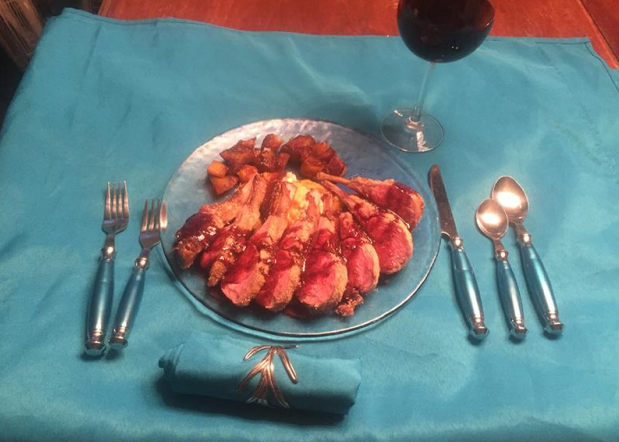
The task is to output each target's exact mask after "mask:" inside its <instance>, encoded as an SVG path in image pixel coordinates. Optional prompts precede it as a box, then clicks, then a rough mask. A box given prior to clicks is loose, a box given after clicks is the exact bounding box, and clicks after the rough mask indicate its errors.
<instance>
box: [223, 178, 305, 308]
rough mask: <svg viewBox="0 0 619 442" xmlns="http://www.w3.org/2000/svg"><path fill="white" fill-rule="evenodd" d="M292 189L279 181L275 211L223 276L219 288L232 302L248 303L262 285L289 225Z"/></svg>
mask: <svg viewBox="0 0 619 442" xmlns="http://www.w3.org/2000/svg"><path fill="white" fill-rule="evenodd" d="M295 190H296V188H295V187H294V186H293V185H292V184H290V183H282V182H280V187H279V191H278V192H277V194H278V197H277V201H276V202H275V204H274V208H275V210H274V211H273V213H272V214H271V215H269V217H268V218H267V219H266V221H265V222H264V224H262V226H261V227H260V228H259V229H258V230H256V232H255V233H254V234H253V235H252V237H251V238H250V239H249V241H248V243H247V248H246V249H245V251H244V252H243V253H242V254H241V256H240V257H239V259H238V261H237V262H236V265H235V266H234V267H233V268H232V269H231V270H230V271H229V272H228V274H227V275H226V277H225V278H224V279H223V281H222V283H221V290H222V292H223V294H224V295H225V296H226V297H227V298H228V299H230V301H232V303H233V304H235V305H238V306H246V305H248V304H249V303H250V302H251V301H252V300H253V299H254V298H255V297H256V295H258V292H259V291H260V289H261V288H262V286H263V285H264V283H265V281H266V277H267V275H268V274H269V271H270V269H271V266H272V264H273V259H274V258H275V246H276V245H277V243H278V242H279V240H280V238H281V237H282V235H283V234H284V231H285V229H286V227H288V210H289V209H290V203H291V201H292V198H293V197H294V192H295Z"/></svg>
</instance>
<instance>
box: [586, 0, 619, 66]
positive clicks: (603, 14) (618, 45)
mask: <svg viewBox="0 0 619 442" xmlns="http://www.w3.org/2000/svg"><path fill="white" fill-rule="evenodd" d="M582 3H583V5H584V7H585V9H586V10H587V12H588V14H589V16H590V17H591V19H592V20H593V23H594V24H595V26H596V27H597V28H598V29H599V31H600V33H601V34H602V36H603V37H604V39H605V40H606V42H607V43H608V46H609V47H610V48H611V50H612V51H613V53H614V56H615V60H618V59H619V0H582Z"/></svg>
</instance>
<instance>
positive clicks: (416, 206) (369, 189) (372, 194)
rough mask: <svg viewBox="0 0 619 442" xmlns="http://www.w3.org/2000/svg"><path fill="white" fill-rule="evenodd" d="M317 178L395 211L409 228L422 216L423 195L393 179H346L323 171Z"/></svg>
mask: <svg viewBox="0 0 619 442" xmlns="http://www.w3.org/2000/svg"><path fill="white" fill-rule="evenodd" d="M318 179H320V180H326V181H331V182H333V183H340V184H344V185H345V186H347V187H348V188H350V189H352V190H354V191H355V192H358V193H359V194H361V195H362V196H363V197H365V198H367V199H368V200H370V201H372V202H373V203H374V204H376V205H377V206H379V207H381V208H383V209H389V210H391V211H393V212H395V213H397V214H398V215H400V217H401V218H402V219H403V220H404V221H405V222H406V223H407V224H408V225H409V227H410V229H411V230H412V229H414V228H415V227H416V226H417V224H418V223H419V220H420V219H421V217H422V216H423V212H424V209H425V202H424V200H423V197H422V196H421V195H419V193H417V192H416V191H415V190H414V189H411V188H410V187H408V186H406V185H404V184H402V183H400V182H398V181H395V180H393V179H388V180H385V181H378V180H372V179H369V178H363V177H356V178H352V179H346V178H342V177H339V176H333V175H327V174H325V173H320V174H318Z"/></svg>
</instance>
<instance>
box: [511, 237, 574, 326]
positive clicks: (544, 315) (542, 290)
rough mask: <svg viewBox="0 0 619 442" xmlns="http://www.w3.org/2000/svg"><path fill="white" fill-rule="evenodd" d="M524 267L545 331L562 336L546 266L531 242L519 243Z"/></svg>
mask: <svg viewBox="0 0 619 442" xmlns="http://www.w3.org/2000/svg"><path fill="white" fill-rule="evenodd" d="M519 245H520V256H521V257H522V267H523V268H524V276H525V280H526V281H527V286H528V288H529V292H530V294H531V296H532V297H533V302H534V304H535V306H536V308H537V309H538V313H539V316H540V318H541V320H542V321H543V323H544V330H545V331H546V332H547V333H549V334H551V335H560V334H561V333H562V332H563V324H562V323H561V321H559V310H558V309H557V303H556V301H555V296H554V293H553V291H552V286H551V285H550V278H548V274H547V273H546V269H545V268H544V264H542V260H541V259H540V257H539V255H538V254H537V252H536V251H535V247H533V244H531V242H530V241H529V242H519Z"/></svg>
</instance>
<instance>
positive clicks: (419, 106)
mask: <svg viewBox="0 0 619 442" xmlns="http://www.w3.org/2000/svg"><path fill="white" fill-rule="evenodd" d="M435 64H436V63H435V62H433V61H431V62H430V63H428V68H427V69H426V73H425V74H424V75H423V80H422V81H421V90H420V91H419V98H417V103H416V104H415V107H414V108H413V115H411V117H410V118H411V120H412V121H415V122H417V121H419V120H420V119H421V113H422V111H423V102H424V101H425V99H426V92H427V90H428V82H429V81H430V77H431V76H432V72H434V65H435Z"/></svg>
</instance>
